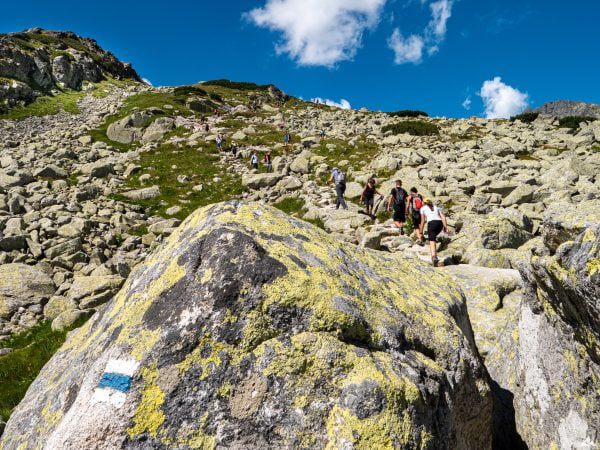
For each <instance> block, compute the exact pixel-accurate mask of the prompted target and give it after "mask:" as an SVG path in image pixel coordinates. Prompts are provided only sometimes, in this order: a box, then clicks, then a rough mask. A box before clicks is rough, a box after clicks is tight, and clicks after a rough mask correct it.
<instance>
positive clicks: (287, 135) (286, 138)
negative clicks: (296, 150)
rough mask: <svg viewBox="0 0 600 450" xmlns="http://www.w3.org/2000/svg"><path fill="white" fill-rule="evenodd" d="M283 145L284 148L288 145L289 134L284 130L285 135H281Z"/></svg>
mask: <svg viewBox="0 0 600 450" xmlns="http://www.w3.org/2000/svg"><path fill="white" fill-rule="evenodd" d="M283 143H284V144H285V146H286V147H287V146H288V145H289V143H290V132H289V131H287V130H286V132H285V134H284V135H283Z"/></svg>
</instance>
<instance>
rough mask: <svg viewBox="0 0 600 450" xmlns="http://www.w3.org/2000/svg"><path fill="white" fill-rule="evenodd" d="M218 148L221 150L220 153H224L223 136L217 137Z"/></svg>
mask: <svg viewBox="0 0 600 450" xmlns="http://www.w3.org/2000/svg"><path fill="white" fill-rule="evenodd" d="M216 141H217V148H218V149H219V153H221V152H222V151H223V136H222V135H220V134H219V135H218V136H217V139H216Z"/></svg>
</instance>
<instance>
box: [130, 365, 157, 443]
mask: <svg viewBox="0 0 600 450" xmlns="http://www.w3.org/2000/svg"><path fill="white" fill-rule="evenodd" d="M141 374H142V378H143V379H144V382H145V386H144V388H143V389H142V392H141V399H140V403H139V405H138V408H137V410H136V412H135V415H134V417H133V421H134V426H133V427H131V428H129V429H128V430H127V432H128V434H129V436H130V437H131V438H133V437H135V436H138V435H140V434H142V433H145V432H147V433H148V434H149V435H150V436H152V437H156V435H157V432H158V429H159V428H160V426H161V425H162V424H163V422H164V421H165V413H164V412H163V411H162V410H161V409H160V408H161V406H162V405H163V403H164V401H165V394H164V393H163V391H162V390H161V388H160V387H159V386H158V384H157V383H156V381H157V380H158V370H157V369H156V367H153V368H147V367H144V368H142V370H141Z"/></svg>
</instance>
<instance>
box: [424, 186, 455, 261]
mask: <svg viewBox="0 0 600 450" xmlns="http://www.w3.org/2000/svg"><path fill="white" fill-rule="evenodd" d="M424 203H425V204H424V205H423V207H422V208H421V224H420V226H419V227H420V232H421V235H423V228H424V227H425V223H427V240H428V241H429V253H430V254H431V262H432V263H433V266H434V267H437V265H438V262H439V259H438V256H437V248H436V245H437V237H438V236H439V234H440V233H441V232H442V231H444V232H445V233H447V232H448V224H447V222H446V216H445V215H444V213H443V212H442V211H441V209H440V208H439V207H437V206H436V205H434V204H433V200H432V199H431V198H429V197H428V198H426V199H425V202H424Z"/></svg>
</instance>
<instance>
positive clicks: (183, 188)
mask: <svg viewBox="0 0 600 450" xmlns="http://www.w3.org/2000/svg"><path fill="white" fill-rule="evenodd" d="M203 145H204V144H203ZM137 163H138V164H139V165H140V166H142V171H141V172H140V175H141V174H149V175H150V176H151V179H150V181H149V182H148V183H147V184H142V183H140V181H139V176H135V177H131V178H130V179H128V183H127V185H128V187H130V188H132V189H139V188H142V187H148V186H151V185H157V186H159V187H160V190H161V195H160V197H158V198H155V199H151V200H139V201H134V200H129V199H127V198H125V197H123V196H121V195H115V196H113V198H114V199H116V200H119V201H122V202H125V203H133V204H137V205H140V206H142V207H143V208H144V209H145V210H146V213H147V214H152V215H154V214H156V215H161V216H163V217H165V216H166V213H165V211H166V210H167V209H168V208H170V207H172V206H179V207H181V211H180V212H179V213H177V214H176V215H175V216H173V217H176V218H178V219H182V220H183V219H185V218H186V217H187V216H188V215H190V214H191V213H192V212H194V211H195V210H196V209H197V208H200V207H202V206H206V205H210V204H213V203H219V202H222V201H227V200H233V199H237V198H239V197H240V196H241V194H242V192H243V191H244V188H243V186H242V182H241V177H240V176H239V175H238V174H236V173H232V172H231V171H230V170H229V168H228V166H227V165H226V164H222V163H221V161H220V158H219V156H218V155H217V154H215V153H214V152H213V151H211V150H209V149H208V145H206V146H203V147H199V148H192V147H188V146H183V147H178V146H177V145H173V144H164V145H162V146H161V147H159V148H158V149H156V150H153V151H150V152H145V153H142V154H141V156H140V160H139V161H138V162H137ZM173 166H177V168H176V169H173V168H172V167H173ZM180 175H186V176H187V177H188V178H189V180H190V181H189V182H188V183H185V184H182V183H179V182H178V181H177V177H178V176H180ZM215 177H219V178H221V181H219V182H214V181H213V179H214V178H215ZM200 184H202V186H203V189H202V191H200V192H196V191H194V190H193V189H192V188H193V187H194V186H196V185H200Z"/></svg>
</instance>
